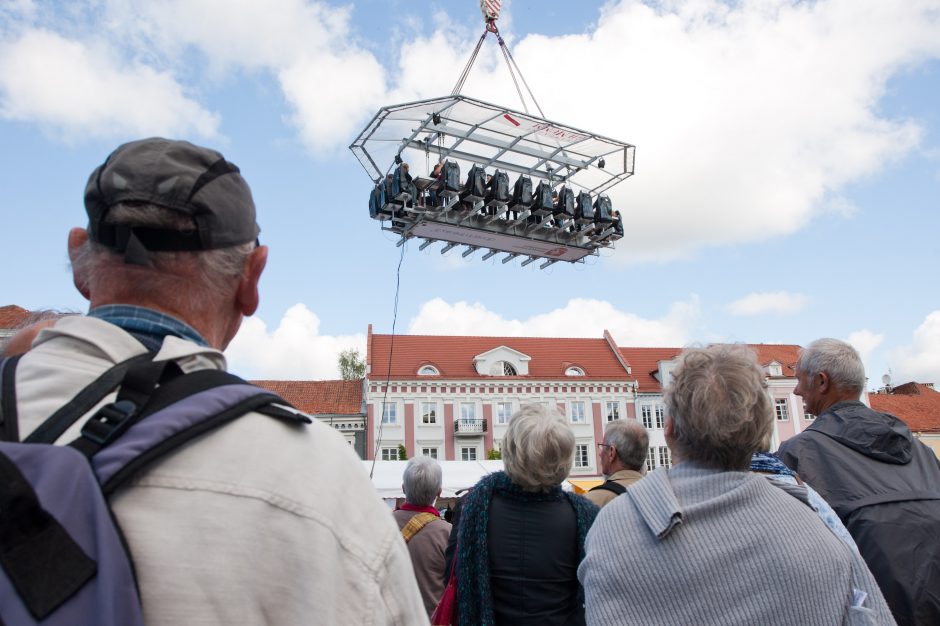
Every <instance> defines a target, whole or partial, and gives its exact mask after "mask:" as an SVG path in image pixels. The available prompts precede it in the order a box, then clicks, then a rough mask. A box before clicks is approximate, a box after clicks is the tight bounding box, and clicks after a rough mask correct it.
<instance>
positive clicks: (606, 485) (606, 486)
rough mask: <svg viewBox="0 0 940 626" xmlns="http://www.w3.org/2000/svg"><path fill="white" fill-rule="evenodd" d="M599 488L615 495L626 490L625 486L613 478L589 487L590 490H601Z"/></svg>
mask: <svg viewBox="0 0 940 626" xmlns="http://www.w3.org/2000/svg"><path fill="white" fill-rule="evenodd" d="M601 490H603V491H612V492H614V493H615V494H616V495H618V496H619V495H620V494H622V493H625V492H626V491H627V488H626V487H624V486H623V485H621V484H620V483H618V482H617V481H615V480H608V481H605V482H603V483H601V484H600V485H598V486H596V487H592V488H591V491H601Z"/></svg>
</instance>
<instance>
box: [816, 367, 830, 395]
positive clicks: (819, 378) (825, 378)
mask: <svg viewBox="0 0 940 626" xmlns="http://www.w3.org/2000/svg"><path fill="white" fill-rule="evenodd" d="M816 388H817V389H819V393H821V394H823V395H825V394H827V393H829V392H830V391H832V379H831V378H829V374H828V373H826V372H819V373H818V374H816Z"/></svg>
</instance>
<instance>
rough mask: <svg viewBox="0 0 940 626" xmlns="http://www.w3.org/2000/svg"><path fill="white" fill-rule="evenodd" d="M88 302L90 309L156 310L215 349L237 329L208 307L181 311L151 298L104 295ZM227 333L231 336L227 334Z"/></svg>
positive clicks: (224, 342)
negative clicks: (200, 309)
mask: <svg viewBox="0 0 940 626" xmlns="http://www.w3.org/2000/svg"><path fill="white" fill-rule="evenodd" d="M89 303H90V308H92V309H95V308H98V307H101V306H105V305H111V304H114V305H120V304H125V305H129V306H139V307H144V308H146V309H150V310H152V311H157V312H158V313H163V314H164V315H169V316H171V317H175V318H176V319H178V320H180V321H181V322H183V323H185V324H188V325H189V326H191V327H192V329H193V330H195V331H196V332H197V333H199V334H200V335H201V336H202V338H203V339H205V340H206V343H208V344H209V346H211V347H213V348H215V349H217V350H224V349H225V347H226V346H227V345H228V342H229V341H231V339H232V337H234V336H235V332H237V331H238V324H235V325H234V330H230V328H229V327H230V326H231V324H230V323H229V322H228V321H226V320H223V319H221V316H220V315H218V314H216V315H215V316H214V317H212V316H210V314H209V313H208V310H209V309H206V311H183V310H182V309H178V308H176V307H173V306H170V305H167V304H166V303H163V302H158V301H156V300H155V299H153V298H119V297H106V296H105V297H97V298H96V297H94V296H92V298H91V299H90V300H89ZM240 321H241V320H239V323H240ZM229 334H230V335H231V336H229Z"/></svg>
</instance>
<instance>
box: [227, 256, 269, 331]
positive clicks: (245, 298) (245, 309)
mask: <svg viewBox="0 0 940 626" xmlns="http://www.w3.org/2000/svg"><path fill="white" fill-rule="evenodd" d="M267 262H268V247H267V246H258V247H257V248H255V249H254V250H252V251H251V254H250V255H248V258H247V259H246V260H245V272H244V273H243V274H242V277H241V280H240V281H239V283H238V290H237V291H236V292H235V300H236V303H237V305H238V310H239V311H240V312H241V313H242V315H245V316H248V315H252V314H254V312H255V311H257V310H258V302H259V300H260V298H259V296H258V282H259V281H260V280H261V273H262V272H263V271H264V266H265V265H267Z"/></svg>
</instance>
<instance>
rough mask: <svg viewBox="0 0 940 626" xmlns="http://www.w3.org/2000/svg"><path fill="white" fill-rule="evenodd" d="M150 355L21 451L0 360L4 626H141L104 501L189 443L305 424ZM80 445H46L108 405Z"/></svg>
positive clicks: (217, 378)
mask: <svg viewBox="0 0 940 626" xmlns="http://www.w3.org/2000/svg"><path fill="white" fill-rule="evenodd" d="M152 358H153V355H152V354H145V355H141V356H138V357H134V358H132V359H129V360H128V361H125V362H124V363H119V364H118V365H116V366H114V367H113V368H111V369H110V370H108V371H107V372H105V373H104V374H103V375H102V376H100V377H99V378H98V379H97V380H95V381H94V382H93V383H91V384H90V385H89V386H88V387H86V388H85V389H83V390H82V391H81V392H79V393H78V394H77V395H76V396H75V397H74V398H73V399H72V400H71V401H69V402H68V403H67V404H66V405H64V406H63V407H62V408H61V409H60V410H59V411H57V412H56V413H55V414H54V415H52V416H50V418H49V419H47V420H46V421H45V422H43V424H42V425H41V426H40V427H39V428H37V429H36V430H35V431H34V432H33V433H31V434H30V435H29V437H27V438H26V439H25V440H24V441H23V442H22V443H19V442H17V439H18V427H17V417H16V397H15V387H14V384H13V382H14V379H15V371H16V364H17V361H18V358H17V357H13V358H10V359H0V439H3V440H4V441H0V625H5V626H20V625H25V624H43V625H47V624H48V625H58V624H63V625H64V624H68V625H70V626H73V625H86V624H87V625H89V626H90V625H92V624H94V625H96V626H136V625H142V624H143V617H142V612H141V606H140V596H139V593H138V590H137V584H136V580H135V577H134V567H133V561H132V558H131V556H132V555H131V554H130V552H129V550H128V548H127V545H126V544H125V542H124V538H123V536H122V534H121V531H120V528H119V527H118V525H117V521H116V520H115V519H114V516H113V515H112V514H111V510H110V508H109V507H108V503H107V498H108V496H110V495H111V494H112V493H114V491H115V490H116V489H117V488H118V487H120V486H121V485H122V484H124V483H125V482H126V481H127V480H128V479H129V478H131V477H132V476H133V475H134V474H136V473H137V472H138V471H140V470H141V469H142V468H144V467H147V466H149V465H150V464H151V463H153V462H154V461H156V460H158V459H159V458H161V457H162V456H163V455H165V454H167V453H169V452H170V451H172V450H175V449H176V448H178V447H180V446H182V445H183V444H185V443H187V442H188V441H190V440H192V439H193V438H194V437H197V436H199V435H202V434H204V433H206V432H207V431H209V430H211V429H213V428H216V427H218V426H221V425H222V424H225V423H227V422H229V421H232V420H234V419H236V418H238V417H240V416H242V415H244V414H245V413H248V412H250V411H254V412H258V413H264V414H266V415H269V416H271V417H274V418H277V419H282V420H286V421H288V422H290V423H293V424H298V425H299V424H301V423H309V422H310V419H309V418H308V417H306V416H304V415H302V414H300V413H297V412H294V411H293V410H291V409H290V408H288V407H289V406H290V405H288V404H287V403H286V402H285V401H284V400H282V399H281V398H279V397H278V396H276V395H274V394H272V393H271V392H269V391H267V390H265V389H262V388H260V387H256V386H254V385H251V384H249V383H247V382H245V381H244V380H242V379H240V378H238V377H237V376H233V375H231V374H228V373H227V372H223V371H219V370H202V371H197V372H192V373H189V374H183V373H182V372H181V371H180V370H179V368H178V367H177V366H176V365H175V363H173V362H172V361H162V362H154V361H153V360H152ZM116 388H117V389H118V394H117V397H116V398H115V400H114V401H113V402H111V403H108V404H105V405H104V406H102V407H101V408H100V409H99V410H98V411H96V412H95V414H94V415H92V416H91V417H90V418H88V419H87V420H86V421H85V423H84V425H83V427H82V434H81V437H79V438H78V439H76V440H75V441H73V442H71V443H70V444H69V445H67V446H58V445H51V444H52V443H53V442H55V441H56V440H57V439H58V438H59V437H60V436H61V435H62V434H63V433H64V432H65V431H66V430H68V428H69V427H70V426H71V425H72V424H74V423H75V422H76V421H77V420H78V419H79V418H81V417H82V416H83V415H85V414H86V413H87V412H88V411H89V410H91V409H92V408H93V407H94V406H95V405H97V404H98V403H99V402H100V401H101V400H102V399H103V398H104V397H105V396H107V395H108V394H110V393H111V392H113V391H114V390H115V389H116Z"/></svg>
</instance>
